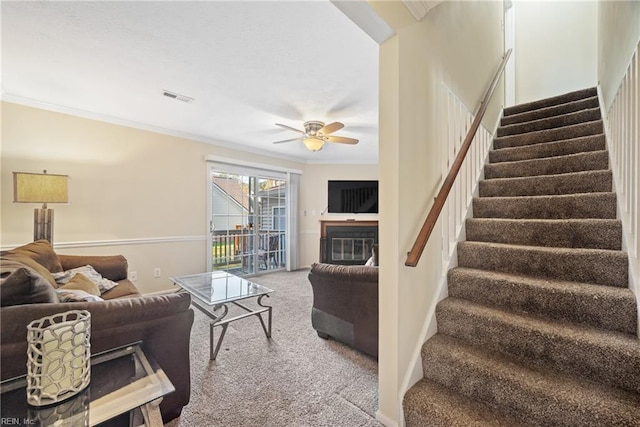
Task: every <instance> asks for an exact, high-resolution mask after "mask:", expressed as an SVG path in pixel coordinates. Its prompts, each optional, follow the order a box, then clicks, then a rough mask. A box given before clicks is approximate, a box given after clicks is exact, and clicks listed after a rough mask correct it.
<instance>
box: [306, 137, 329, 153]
mask: <svg viewBox="0 0 640 427" xmlns="http://www.w3.org/2000/svg"><path fill="white" fill-rule="evenodd" d="M302 142H303V143H304V145H305V146H306V147H307V149H309V150H310V151H318V150H320V149H322V146H323V145H324V140H323V139H320V138H318V137H317V136H310V137H308V138H305V139H303V140H302Z"/></svg>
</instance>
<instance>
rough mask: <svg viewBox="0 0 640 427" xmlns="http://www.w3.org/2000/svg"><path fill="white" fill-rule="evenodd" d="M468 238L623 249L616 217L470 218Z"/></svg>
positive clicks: (518, 243)
mask: <svg viewBox="0 0 640 427" xmlns="http://www.w3.org/2000/svg"><path fill="white" fill-rule="evenodd" d="M465 229H466V236H467V240H468V241H475V242H493V243H507V244H512V245H529V246H549V247H562V248H584V249H610V250H614V251H619V250H621V249H622V247H621V246H622V223H621V222H620V221H619V220H615V219H508V218H470V219H467V220H466V223H465Z"/></svg>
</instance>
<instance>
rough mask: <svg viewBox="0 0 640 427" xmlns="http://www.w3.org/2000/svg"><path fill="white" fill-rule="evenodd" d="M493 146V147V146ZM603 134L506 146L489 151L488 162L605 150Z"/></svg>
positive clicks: (605, 144)
mask: <svg viewBox="0 0 640 427" xmlns="http://www.w3.org/2000/svg"><path fill="white" fill-rule="evenodd" d="M494 148H495V147H494ZM606 148H607V143H606V140H605V137H604V134H603V133H601V134H598V135H590V136H584V137H578V138H572V139H563V140H560V141H552V142H541V143H539V144H532V145H524V146H522V147H507V148H501V149H499V150H495V149H494V150H492V151H490V152H489V162H491V163H500V162H514V161H519V160H532V159H542V158H549V157H554V156H564V155H567V154H577V153H583V152H588V151H602V150H606Z"/></svg>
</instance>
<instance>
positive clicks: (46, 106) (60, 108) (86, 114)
mask: <svg viewBox="0 0 640 427" xmlns="http://www.w3.org/2000/svg"><path fill="white" fill-rule="evenodd" d="M0 101H4V102H11V103H13V104H19V105H24V106H27V107H33V108H39V109H41V110H47V111H52V112H54V113H61V114H68V115H71V116H76V117H82V118H85V119H90V120H96V121H99V122H104V123H110V124H113V125H118V126H125V127H129V128H134V129H139V130H144V131H147V132H154V133H159V134H161V135H168V136H175V137H177V138H182V139H187V140H190V141H195V142H202V143H205V144H209V145H213V146H218V147H223V148H229V149H232V150H236V151H242V152H245V153H251V154H260V155H263V156H267V157H271V158H275V159H282V160H289V161H293V162H298V163H306V162H307V160H306V159H301V158H299V157H294V156H287V155H278V154H274V153H272V152H269V151H266V150H260V149H249V148H243V147H242V146H239V145H238V144H235V143H232V142H226V141H221V140H217V139H213V138H209V137H206V136H202V135H195V134H191V133H188V132H182V131H177V130H173V129H167V128H163V127H161V126H155V125H149V124H146V123H141V122H136V121H133V120H127V119H121V118H118V117H114V116H109V115H106V114H101V113H95V112H93V111H86V110H81V109H78V108H73V107H67V106H65V105H59V104H52V103H49V102H44V101H40V100H37V99H32V98H26V97H23V96H19V95H12V94H10V93H7V92H4V91H2V92H0Z"/></svg>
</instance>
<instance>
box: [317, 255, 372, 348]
mask: <svg viewBox="0 0 640 427" xmlns="http://www.w3.org/2000/svg"><path fill="white" fill-rule="evenodd" d="M309 282H311V287H312V288H313V307H312V309H311V324H312V325H313V328H314V329H315V330H316V331H317V333H318V336H320V337H321V338H325V339H326V338H329V337H331V338H333V339H335V340H336V341H340V342H342V343H345V344H347V345H349V346H351V347H353V348H355V349H357V350H360V351H362V352H363V353H366V354H368V355H370V356H373V357H375V358H377V357H378V267H369V266H364V265H349V266H347V265H333V264H313V265H312V266H311V270H310V271H309Z"/></svg>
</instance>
